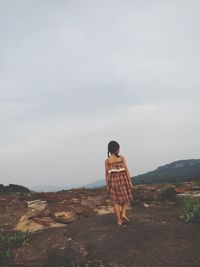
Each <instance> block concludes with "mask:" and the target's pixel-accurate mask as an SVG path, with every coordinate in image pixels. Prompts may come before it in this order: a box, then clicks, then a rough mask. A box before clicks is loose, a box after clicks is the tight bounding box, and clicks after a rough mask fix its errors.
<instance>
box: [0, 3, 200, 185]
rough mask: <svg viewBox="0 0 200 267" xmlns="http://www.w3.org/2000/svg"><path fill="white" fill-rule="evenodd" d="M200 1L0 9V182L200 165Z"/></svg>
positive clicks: (82, 179)
mask: <svg viewBox="0 0 200 267" xmlns="http://www.w3.org/2000/svg"><path fill="white" fill-rule="evenodd" d="M199 10H200V2H199V1H198V0H196V1H194V0H187V1H184V0H180V1H178V0H168V1H166V0H165V1H164V0H163V1H162V0H157V1H155V0H151V1H149V0H140V1H139V0H138V1H136V0H135V1H134V0H124V1H118V0H101V1H95V0H91V1H87V0H84V1H82V0H79V1H76V0H71V1H67V0H59V1H56V0H54V1H53V0H48V1H47V0H18V1H16V0H7V1H3V0H0V38H1V40H0V125H1V130H0V183H4V184H9V183H17V184H23V185H25V186H34V185H38V184H51V185H64V186H65V185H66V186H68V185H79V184H86V183H89V182H93V181H95V180H98V179H102V178H104V173H105V170H104V161H105V159H106V157H107V144H108V142H109V141H111V140H115V141H117V142H119V144H120V153H121V154H122V155H124V156H125V158H126V161H127V165H128V167H129V171H130V174H131V175H132V176H134V175H137V174H140V173H144V172H147V171H150V170H153V169H155V168H157V167H158V166H160V165H163V164H166V163H170V162H172V161H175V160H179V159H188V158H200V154H199V153H200V138H199V137H200V123H199V117H200V101H199V100H200V31H199V26H200V16H199Z"/></svg>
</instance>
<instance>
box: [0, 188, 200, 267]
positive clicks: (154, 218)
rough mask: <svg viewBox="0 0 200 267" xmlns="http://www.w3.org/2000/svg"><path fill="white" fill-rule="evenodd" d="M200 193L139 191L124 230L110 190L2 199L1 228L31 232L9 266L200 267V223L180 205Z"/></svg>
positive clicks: (190, 190) (14, 251)
mask: <svg viewBox="0 0 200 267" xmlns="http://www.w3.org/2000/svg"><path fill="white" fill-rule="evenodd" d="M199 193H200V187H199V186H197V185H196V186H195V185H194V184H192V183H184V184H182V185H171V184H170V185H162V184H160V185H148V186H147V185H138V186H134V189H133V196H134V199H133V202H132V203H131V205H129V208H128V210H127V216H128V217H129V218H130V220H131V222H130V223H127V224H124V225H123V226H122V227H118V226H117V224H116V218H115V214H114V210H113V207H112V206H110V202H109V194H108V193H107V191H106V189H105V188H101V189H85V188H80V189H72V190H67V191H62V192H59V193H30V194H25V195H18V196H0V225H1V227H2V228H5V229H7V231H9V232H12V231H14V232H15V231H29V232H30V234H29V236H28V244H27V245H23V246H20V247H16V248H13V249H12V263H11V265H10V266H13V267H14V266H21V267H22V266H23V267H28V266H29V267H58V266H59V267H61V266H63V267H64V266H68V267H70V266H80V267H84V266H85V267H87V266H92V267H93V266H94V267H95V266H96V267H99V266H101V267H103V266H108V267H109V266H113V267H158V266H159V267H161V266H162V267H165V266H166V267H168V266H171V267H190V266H191V267H199V266H200V245H199V244H200V234H199V233H200V224H199V223H186V222H184V221H183V220H181V219H180V218H179V216H180V214H181V211H182V210H181V209H182V208H181V205H180V203H181V201H180V200H181V199H182V198H183V197H184V196H187V195H188V194H190V195H193V196H194V197H198V196H199ZM0 266H1V265H0ZM2 266H3V265H2Z"/></svg>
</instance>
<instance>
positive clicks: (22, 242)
mask: <svg viewBox="0 0 200 267" xmlns="http://www.w3.org/2000/svg"><path fill="white" fill-rule="evenodd" d="M29 234H30V233H29V232H13V231H6V230H5V229H4V228H1V229H0V262H1V267H10V266H12V256H13V255H12V250H13V249H14V248H17V247H19V246H26V245H28V236H29Z"/></svg>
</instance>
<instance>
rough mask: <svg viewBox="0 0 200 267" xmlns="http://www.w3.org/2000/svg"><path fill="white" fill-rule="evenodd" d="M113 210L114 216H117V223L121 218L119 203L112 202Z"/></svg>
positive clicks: (119, 222)
mask: <svg viewBox="0 0 200 267" xmlns="http://www.w3.org/2000/svg"><path fill="white" fill-rule="evenodd" d="M114 210H115V214H116V217H117V223H118V224H121V223H122V220H121V216H120V208H119V204H114Z"/></svg>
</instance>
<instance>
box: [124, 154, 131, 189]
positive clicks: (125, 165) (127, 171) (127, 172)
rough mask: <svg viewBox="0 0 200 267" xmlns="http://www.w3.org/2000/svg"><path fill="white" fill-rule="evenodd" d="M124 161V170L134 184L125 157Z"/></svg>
mask: <svg viewBox="0 0 200 267" xmlns="http://www.w3.org/2000/svg"><path fill="white" fill-rule="evenodd" d="M122 160H123V163H124V168H125V169H126V175H127V177H128V178H129V180H130V183H131V184H132V180H131V176H130V173H129V170H128V167H127V164H126V159H125V157H122Z"/></svg>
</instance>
